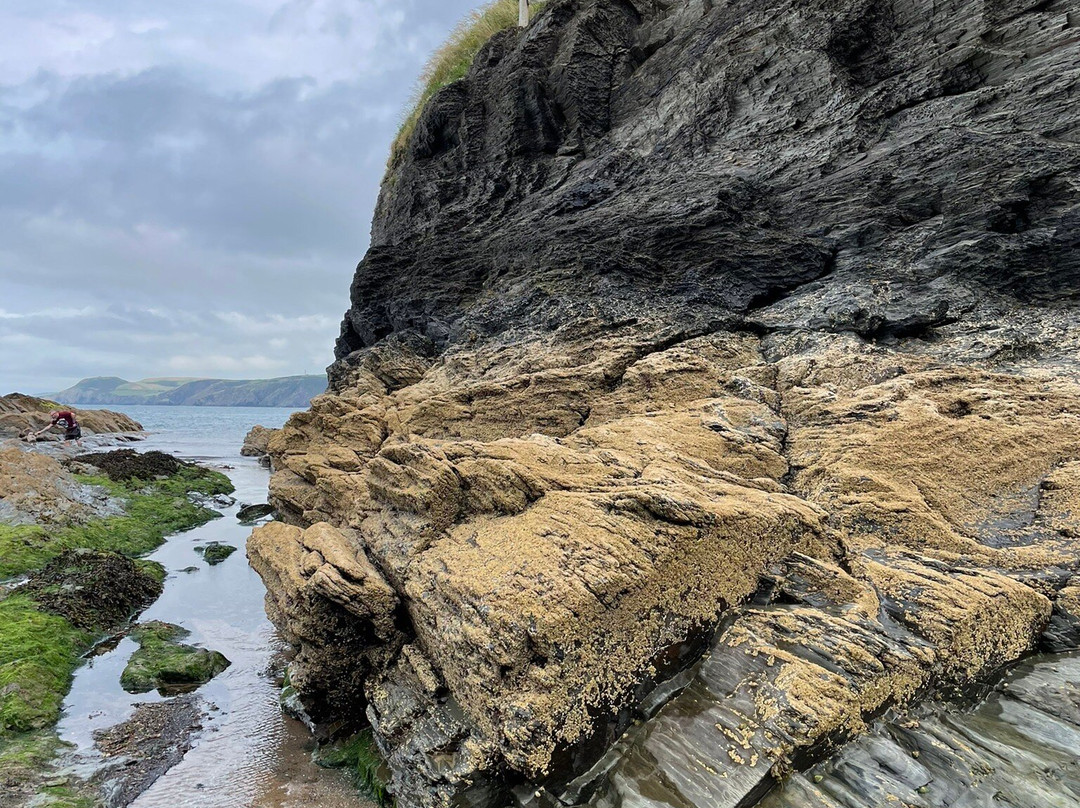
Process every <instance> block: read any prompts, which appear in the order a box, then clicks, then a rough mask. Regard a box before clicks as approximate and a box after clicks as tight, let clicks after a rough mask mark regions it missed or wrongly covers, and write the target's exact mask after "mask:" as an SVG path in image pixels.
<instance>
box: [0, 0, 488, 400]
mask: <svg viewBox="0 0 1080 808" xmlns="http://www.w3.org/2000/svg"><path fill="white" fill-rule="evenodd" d="M479 1H480V0H185V1H184V2H183V3H177V2H175V0H4V2H3V3H0V394H3V393H7V392H13V391H16V390H17V391H20V392H25V393H31V394H33V393H47V392H55V391H57V390H60V389H63V388H64V387H67V386H68V385H70V384H72V383H74V382H75V381H77V380H79V379H80V378H83V377H88V376H121V377H123V378H125V379H129V380H132V379H140V378H145V377H151V376H214V377H221V378H267V377H272V376H285V375H293V374H299V373H321V372H322V370H323V368H324V367H325V366H326V365H328V364H329V363H330V362H331V361H332V359H333V342H334V338H335V337H336V336H337V331H338V324H339V322H340V320H341V315H342V313H343V312H344V310H345V308H346V307H347V305H348V288H349V283H350V281H351V279H352V273H353V270H354V268H355V266H356V263H357V261H358V260H359V259H360V257H361V256H362V255H363V253H364V250H365V249H366V248H367V243H368V233H369V228H370V222H371V216H372V213H373V210H374V206H375V198H376V196H377V194H378V186H379V182H380V180H381V178H382V174H383V169H384V167H385V163H386V156H387V153H388V150H389V144H390V141H391V139H392V138H393V136H394V134H395V132H396V131H397V128H398V125H399V123H400V121H401V118H402V116H403V114H404V111H405V107H406V106H407V104H408V101H409V98H410V96H411V93H412V89H413V87H414V85H415V82H416V78H417V76H418V75H419V73H420V70H421V69H422V67H423V64H424V62H425V61H426V60H427V58H428V56H429V54H430V53H431V52H432V51H433V50H434V49H435V48H436V47H437V46H438V44H439V43H440V42H441V41H442V40H443V39H444V38H445V37H446V34H447V32H448V31H449V30H450V29H451V28H452V27H453V25H454V24H455V23H456V22H457V21H458V20H459V19H460V18H461V17H463V16H464V15H466V14H467V13H468V12H469V11H470V10H471V9H472V8H473V7H475V6H476V5H478V4H479Z"/></svg>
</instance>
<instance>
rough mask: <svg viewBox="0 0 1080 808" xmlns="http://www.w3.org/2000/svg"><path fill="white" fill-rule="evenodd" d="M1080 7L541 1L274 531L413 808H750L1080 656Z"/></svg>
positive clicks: (282, 571)
mask: <svg viewBox="0 0 1080 808" xmlns="http://www.w3.org/2000/svg"><path fill="white" fill-rule="evenodd" d="M1077 14H1080V7H1078V6H1077V5H1076V4H1075V3H1074V2H1050V3H1038V4H1020V5H1019V6H1016V5H1015V4H1014V5H1013V6H1009V7H1008V8H1006V7H1005V6H1004V5H1002V4H1000V3H996V2H991V0H952V1H951V2H946V3H940V2H939V3H926V2H921V1H920V0H842V1H840V2H830V3H816V4H815V3H811V4H807V3H802V2H800V3H796V2H777V3H772V4H769V5H768V7H762V6H761V4H751V3H746V2H732V3H725V4H714V3H710V2H705V3H702V2H697V0H683V1H682V2H676V3H652V2H632V0H556V1H555V2H552V3H550V4H549V5H548V6H547V7H546V8H545V9H544V11H543V12H542V13H541V14H539V15H538V17H537V19H536V21H535V22H534V23H533V24H532V25H531V26H530V27H529V28H528V29H527V30H525V31H523V32H519V31H510V32H506V33H504V34H502V35H499V36H497V37H495V39H493V40H492V41H491V42H490V43H489V44H488V46H487V47H486V48H485V49H484V50H483V51H482V52H481V54H480V55H479V56H478V58H477V60H476V62H475V63H474V65H473V67H472V69H471V70H470V72H469V73H468V75H467V76H466V77H465V78H464V79H463V80H462V81H460V82H457V83H455V84H452V85H450V86H449V87H448V88H446V89H445V90H443V91H442V92H441V93H440V94H439V95H437V96H436V97H435V98H434V99H433V100H432V101H431V103H430V104H429V105H428V107H427V108H426V110H425V112H424V113H423V115H422V116H421V118H420V121H419V124H418V127H417V133H416V134H415V136H414V137H413V139H412V142H411V144H410V147H409V152H408V154H407V155H406V156H405V158H404V159H403V160H402V161H401V162H399V163H397V164H396V165H395V167H394V168H393V169H392V172H391V174H390V175H389V177H388V179H387V182H386V184H385V185H384V189H383V194H382V196H381V198H380V202H379V208H378V211H377V214H376V220H375V224H374V227H373V240H372V248H371V250H370V252H369V253H368V255H367V256H366V257H365V259H364V261H363V262H362V263H361V264H360V266H359V268H358V270H357V274H356V278H355V281H354V283H353V288H352V306H351V308H350V309H349V311H348V312H347V314H346V317H345V321H344V323H343V326H342V334H341V338H340V339H339V341H338V346H337V356H338V361H337V362H336V363H335V364H334V365H333V366H332V367H331V368H330V380H331V391H330V392H329V393H328V394H327V395H325V396H321V397H319V398H317V399H316V400H315V401H314V402H313V403H312V407H311V409H310V410H309V411H307V412H304V413H298V414H297V415H295V416H294V417H293V418H292V419H291V420H290V421H289V423H288V424H287V425H286V426H285V428H284V429H283V430H282V431H281V432H280V433H278V434H277V435H275V436H274V437H273V438H272V439H271V440H270V443H269V450H270V454H271V456H272V459H273V467H274V469H275V473H274V475H273V478H272V481H271V500H272V504H273V505H274V506H275V507H276V509H277V511H278V513H279V515H280V516H281V517H282V518H284V519H285V520H286V521H288V522H291V523H293V525H295V526H290V527H286V526H284V525H280V524H272V525H269V526H267V527H263V528H259V529H258V530H256V532H255V533H254V535H253V537H252V540H251V542H250V544H249V548H248V551H249V556H250V558H251V560H252V563H253V565H254V566H255V568H256V569H257V570H258V571H259V572H260V574H261V575H262V576H263V578H264V580H265V581H266V583H267V587H268V590H269V596H268V604H269V606H270V613H271V616H272V617H273V618H274V619H275V621H276V622H277V623H278V625H279V626H281V627H282V629H283V630H284V631H285V632H286V634H287V635H288V636H289V638H290V640H291V641H292V642H293V643H294V644H295V645H296V646H297V648H298V655H297V657H296V659H295V661H294V662H293V664H292V666H291V681H292V683H293V684H294V685H295V687H296V689H297V691H298V693H299V694H300V696H301V698H302V699H303V700H304V701H305V703H306V705H307V706H308V709H309V711H310V712H311V714H312V716H313V717H314V718H316V719H317V720H320V721H323V722H346V723H350V722H351V723H361V722H363V721H365V720H370V722H371V723H372V725H373V727H374V730H375V738H376V741H377V743H378V744H379V745H380V748H381V749H382V750H383V752H384V753H385V754H386V755H387V757H388V761H389V764H390V768H391V770H392V772H393V779H392V781H391V784H390V788H391V791H393V792H394V793H395V794H397V795H398V797H399V799H400V800H401V802H402V804H406V805H410V806H414V805H415V806H448V805H451V804H455V805H502V804H505V802H506V800H508V799H514V800H516V802H517V803H518V804H522V805H537V806H540V805H542V806H553V805H560V804H561V805H596V806H606V805H616V804H631V803H632V804H635V805H643V806H652V805H657V806H660V805H681V806H706V805H708V806H711V808H717V807H718V806H732V808H734V806H746V805H750V804H752V803H753V802H754V801H755V800H756V799H757V798H759V797H760V796H761V795H763V794H764V793H765V792H767V791H768V790H769V789H770V788H771V787H772V786H773V785H774V784H775V783H776V782H777V781H778V780H781V779H783V778H784V777H785V776H786V775H787V774H788V773H789V772H791V771H792V770H793V769H795V768H799V767H801V766H803V765H805V764H806V763H807V762H808V761H811V760H814V759H817V758H820V757H822V756H826V755H828V754H829V753H830V752H832V751H833V750H835V749H836V748H838V747H839V746H840V745H842V744H843V743H844V742H845V741H847V740H849V739H851V738H854V737H858V736H859V735H860V734H861V733H864V732H866V730H867V728H868V727H870V726H871V725H872V724H873V721H874V719H875V718H876V717H878V716H879V715H881V714H882V713H883V712H885V711H887V710H895V711H899V713H902V712H903V711H904V710H905V709H908V708H911V707H912V705H915V704H917V703H919V702H920V701H921V700H923V699H925V698H926V697H927V696H928V694H936V695H938V696H940V697H942V698H947V697H950V696H952V695H954V694H956V693H958V692H961V691H965V690H966V689H968V688H970V687H972V686H973V685H975V684H977V683H979V682H982V681H984V680H986V679H987V678H990V679H992V678H993V677H995V676H996V675H997V674H998V671H999V670H1000V669H1001V668H1002V666H1004V665H1007V664H1009V663H1011V662H1013V661H1015V660H1017V659H1019V658H1020V657H1021V656H1023V655H1024V654H1026V653H1028V652H1029V651H1030V650H1032V649H1033V648H1034V647H1036V645H1037V643H1038V642H1039V639H1040V636H1041V635H1042V634H1043V632H1044V630H1046V629H1047V627H1048V626H1049V627H1050V629H1051V631H1050V634H1048V635H1047V636H1048V637H1051V638H1052V640H1048V642H1050V643H1051V644H1052V646H1053V647H1056V648H1060V647H1063V646H1067V645H1068V643H1069V642H1070V639H1069V638H1070V637H1073V636H1075V635H1074V634H1072V633H1070V632H1071V631H1073V626H1074V623H1073V619H1074V618H1073V617H1072V616H1073V615H1075V614H1077V613H1078V612H1077V611H1076V605H1075V598H1074V597H1073V595H1074V594H1075V587H1074V586H1070V585H1069V584H1070V581H1071V580H1075V578H1073V576H1074V575H1075V572H1076V568H1077V565H1078V556H1077V544H1076V542H1077V536H1080V522H1078V521H1077V519H1078V514H1080V509H1078V508H1077V497H1080V472H1078V469H1080V466H1078V465H1077V457H1078V456H1080V384H1078V383H1077V381H1076V367H1077V365H1076V356H1077V348H1078V347H1080V345H1078V337H1077V334H1078V333H1080V332H1078V331H1077V330H1076V328H1075V323H1076V321H1077V311H1076V300H1077V297H1078V293H1080V266H1077V264H1076V255H1077V254H1078V253H1077V252H1076V251H1075V249H1074V248H1075V246H1076V244H1077V241H1078V239H1080V218H1078V216H1080V207H1078V203H1077V201H1076V196H1075V193H1074V186H1075V185H1076V183H1077V182H1080V173H1078V170H1077V169H1078V167H1080V147H1078V146H1077V145H1076V144H1077V140H1076V137H1075V128H1076V126H1077V121H1076V118H1075V115H1074V114H1073V113H1072V112H1071V109H1072V103H1071V102H1072V101H1074V100H1075V95H1076V90H1075V83H1076V81H1077V79H1078V78H1080V72H1078V69H1077V67H1076V65H1077V64H1078V60H1077V57H1078V56H1080V50H1078V46H1077V44H1076V40H1075V37H1074V36H1073V33H1074V32H1073V30H1072V26H1073V24H1074V23H1075V19H1077V17H1076V15H1077ZM703 654H704V656H703ZM699 658H700V661H698V662H696V664H694V665H693V666H692V667H688V666H690V665H691V663H695V660H699ZM674 694H679V695H678V696H677V697H676V698H674V699H672V696H673V695H674ZM665 704H667V706H666V707H665V706H664V705H665ZM636 723H640V725H641V727H640V728H639V729H638V730H634V729H633V727H634V726H635V724H636ZM642 734H644V736H645V737H644V740H641V739H640V736H641V735H642ZM620 738H621V739H622V740H619V739H620ZM650 739H652V740H651V741H650ZM639 741H640V742H639ZM1049 765H1057V764H1056V763H1053V762H1051V763H1050V764H1049ZM821 804H822V805H830V803H829V802H827V801H825V800H824V799H823V800H822V801H821ZM912 804H921V803H917V802H912Z"/></svg>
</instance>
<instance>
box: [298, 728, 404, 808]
mask: <svg viewBox="0 0 1080 808" xmlns="http://www.w3.org/2000/svg"><path fill="white" fill-rule="evenodd" d="M313 759H314V761H315V764H316V765H318V766H322V767H323V768H328V769H345V770H347V771H348V772H349V773H350V774H351V776H352V778H353V781H354V782H355V783H356V785H357V786H358V787H359V789H360V791H361V792H362V793H363V794H364V796H366V797H369V798H370V799H371V800H372V801H373V802H374V803H375V804H376V805H378V806H380V808H393V805H394V800H393V798H392V797H391V796H390V793H389V792H388V791H387V790H386V784H387V782H389V780H390V770H389V769H388V768H387V765H386V761H385V760H384V759H383V757H382V755H381V754H380V753H379V748H378V747H377V746H376V745H375V738H374V736H373V735H372V732H371V730H370V729H365V730H361V731H360V732H358V733H357V734H356V735H353V736H352V737H351V738H349V739H347V740H339V741H337V742H336V743H332V744H328V745H325V746H320V747H319V748H318V749H317V750H316V751H315V754H314V756H313Z"/></svg>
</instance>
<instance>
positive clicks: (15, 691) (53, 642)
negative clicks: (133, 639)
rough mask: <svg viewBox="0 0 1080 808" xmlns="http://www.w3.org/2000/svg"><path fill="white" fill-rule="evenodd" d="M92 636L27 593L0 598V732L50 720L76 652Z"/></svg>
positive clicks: (57, 713) (54, 716) (76, 659)
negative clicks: (38, 605) (42, 607)
mask: <svg viewBox="0 0 1080 808" xmlns="http://www.w3.org/2000/svg"><path fill="white" fill-rule="evenodd" d="M92 639H93V638H92V637H91V635H90V634H89V633H88V632H85V631H80V630H79V629H77V628H75V627H74V626H72V625H71V624H70V623H69V622H68V621H67V620H65V619H64V618H62V617H58V616H56V615H53V614H47V613H45V612H42V611H40V610H39V609H37V608H36V605H35V603H34V601H32V600H31V599H30V598H28V597H25V596H22V595H19V594H13V595H11V596H9V597H8V598H6V599H5V600H3V601H0V735H2V734H3V733H5V732H9V731H12V730H14V731H26V730H32V729H40V728H42V727H46V726H49V725H50V724H53V723H55V722H56V720H57V719H58V718H59V717H60V706H61V704H62V703H63V700H64V693H66V692H67V688H68V682H69V681H70V679H71V674H72V672H73V671H74V670H75V666H76V665H77V664H78V662H79V654H80V653H81V652H82V650H83V649H84V648H85V647H86V646H87V645H89V643H90V641H91V640H92Z"/></svg>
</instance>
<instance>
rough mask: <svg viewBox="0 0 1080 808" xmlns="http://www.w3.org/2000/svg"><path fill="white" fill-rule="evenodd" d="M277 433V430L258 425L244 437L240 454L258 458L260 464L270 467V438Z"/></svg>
mask: <svg viewBox="0 0 1080 808" xmlns="http://www.w3.org/2000/svg"><path fill="white" fill-rule="evenodd" d="M276 432H277V430H276V429H268V428H266V427H265V426H260V425H258V424H256V425H255V426H253V427H252V428H251V429H250V430H248V433H247V435H245V436H244V445H243V446H241V447H240V454H242V455H243V456H244V457H257V458H258V459H259V462H261V463H264V464H265V465H267V466H269V465H270V438H272V437H273V436H274V434H275V433H276Z"/></svg>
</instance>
